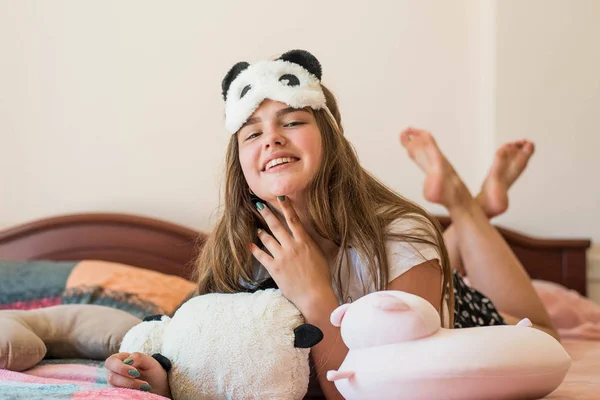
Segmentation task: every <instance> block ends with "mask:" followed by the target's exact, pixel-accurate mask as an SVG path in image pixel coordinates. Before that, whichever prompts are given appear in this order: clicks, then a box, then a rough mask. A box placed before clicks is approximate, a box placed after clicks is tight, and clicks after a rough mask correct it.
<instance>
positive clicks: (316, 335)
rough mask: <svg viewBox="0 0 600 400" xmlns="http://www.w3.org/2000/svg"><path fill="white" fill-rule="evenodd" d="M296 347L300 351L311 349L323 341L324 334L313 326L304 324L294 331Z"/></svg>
mask: <svg viewBox="0 0 600 400" xmlns="http://www.w3.org/2000/svg"><path fill="white" fill-rule="evenodd" d="M294 336H295V339H294V347H296V348H298V349H310V348H311V347H313V346H316V345H317V344H319V342H320V341H321V340H323V332H321V330H320V329H319V328H317V327H316V326H314V325H311V324H302V325H300V326H299V327H297V328H296V329H294Z"/></svg>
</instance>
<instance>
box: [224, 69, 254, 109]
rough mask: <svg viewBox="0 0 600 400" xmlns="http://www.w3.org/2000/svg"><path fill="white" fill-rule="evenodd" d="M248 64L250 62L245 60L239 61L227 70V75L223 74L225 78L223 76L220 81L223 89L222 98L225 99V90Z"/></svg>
mask: <svg viewBox="0 0 600 400" xmlns="http://www.w3.org/2000/svg"><path fill="white" fill-rule="evenodd" d="M249 66H250V64H248V63H247V62H246V61H240V62H239V63H237V64H235V65H234V66H233V67H231V69H230V70H229V72H227V75H225V78H223V81H222V82H221V89H222V90H223V100H225V101H227V91H228V90H229V86H231V82H233V80H234V79H235V78H236V77H237V76H238V75H239V74H240V73H241V72H242V71H243V70H245V69H246V68H248V67H249Z"/></svg>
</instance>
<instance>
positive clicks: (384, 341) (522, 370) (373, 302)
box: [327, 291, 571, 400]
mask: <svg viewBox="0 0 600 400" xmlns="http://www.w3.org/2000/svg"><path fill="white" fill-rule="evenodd" d="M331 322H332V324H333V325H335V326H341V335H342V339H343V341H344V343H345V344H346V346H348V348H349V352H348V355H347V356H346V358H345V359H344V362H343V363H342V365H340V368H339V370H337V371H329V372H328V374H327V379H329V380H330V381H334V382H335V385H336V387H337V389H338V390H339V391H340V393H341V394H342V396H344V398H345V399H348V400H353V399H357V400H358V399H378V400H388V399H389V400H392V399H393V400H403V399H406V400H426V399H430V400H437V399H442V398H443V399H447V400H480V399H488V400H493V399H503V400H511V399H515V400H516V399H519V400H524V399H539V398H541V397H544V396H545V395H547V394H549V393H551V392H552V391H554V390H555V389H556V388H557V387H558V386H559V385H560V384H561V382H562V381H563V379H564V378H565V375H566V373H567V371H568V369H569V367H570V365H571V358H570V357H569V355H568V354H567V352H566V351H565V350H564V348H563V347H562V346H561V345H560V343H558V341H556V339H554V338H553V337H552V336H550V335H548V334H546V333H544V332H542V331H540V330H537V329H534V328H531V323H530V322H529V321H528V320H523V321H521V322H519V324H518V325H517V326H489V327H478V328H466V329H444V328H441V327H440V317H439V315H438V313H437V311H436V310H435V309H434V308H433V306H432V305H431V304H429V302H427V301H426V300H424V299H422V298H420V297H418V296H415V295H412V294H409V293H405V292H401V291H383V292H375V293H371V294H368V295H366V296H364V297H362V298H360V299H358V300H356V301H355V302H353V303H351V304H344V305H342V306H340V307H339V308H338V309H336V310H335V311H334V312H333V313H332V315H331Z"/></svg>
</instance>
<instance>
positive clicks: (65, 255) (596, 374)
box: [0, 213, 600, 400]
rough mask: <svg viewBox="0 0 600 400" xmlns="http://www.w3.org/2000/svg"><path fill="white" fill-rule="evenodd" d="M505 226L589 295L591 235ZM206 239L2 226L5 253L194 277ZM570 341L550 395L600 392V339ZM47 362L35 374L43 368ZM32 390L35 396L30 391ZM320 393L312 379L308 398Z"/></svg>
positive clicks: (523, 253)
mask: <svg viewBox="0 0 600 400" xmlns="http://www.w3.org/2000/svg"><path fill="white" fill-rule="evenodd" d="M438 220H439V221H440V223H441V225H442V226H443V227H444V228H445V227H447V226H448V225H449V224H450V221H449V219H448V218H446V217H438ZM498 229H499V231H500V233H501V234H502V236H503V237H504V238H505V239H506V241H507V242H508V244H509V245H510V246H511V248H512V249H513V250H514V252H515V254H516V255H517V257H518V258H519V259H520V260H521V262H522V263H523V265H524V266H525V268H526V270H527V272H528V273H529V275H530V276H531V277H532V278H533V279H539V280H545V281H550V282H555V283H558V284H560V285H563V286H565V287H567V288H569V289H573V290H575V291H577V292H578V293H580V294H581V295H584V296H585V294H586V251H587V249H588V248H589V246H590V241H589V240H584V239H581V240H576V239H551V240H549V239H539V238H534V237H531V236H527V235H523V234H520V233H517V232H514V231H512V230H509V229H505V228H501V227H499V228H498ZM205 240H206V235H205V234H204V233H201V232H197V231H195V230H192V229H189V228H186V227H182V226H179V225H176V224H173V223H169V222H165V221H160V220H157V219H153V218H149V217H144V216H134V215H125V214H106V213H104V214H77V215H67V216H59V217H54V218H48V219H42V220H38V221H33V222H30V223H27V224H24V225H21V226H17V227H13V228H9V229H6V230H4V231H0V260H81V259H95V260H105V261H111V262H118V263H123V264H129V265H135V266H138V267H142V268H145V269H148V270H153V271H157V272H160V273H164V274H169V275H175V276H179V277H182V278H185V279H190V278H191V276H192V273H193V262H194V259H195V257H196V255H197V253H198V251H199V250H200V249H201V248H202V245H203V244H204V242H205ZM564 345H565V348H566V349H567V351H568V352H569V353H570V355H571V357H572V359H573V365H572V367H571V369H570V371H569V373H568V375H567V377H566V379H565V381H564V382H563V384H562V385H561V386H560V387H559V388H558V389H557V390H556V391H555V392H554V393H552V394H551V395H549V396H548V397H547V398H549V399H557V400H558V399H578V400H580V399H597V398H600V342H599V341H583V340H566V341H564ZM41 367H44V366H41ZM41 367H38V368H37V369H35V368H34V370H35V371H33V372H30V373H31V375H32V376H33V375H40V374H41V372H40V371H39V368H41ZM87 367H89V368H94V369H93V370H89V373H90V374H92V375H94V374H98V373H102V371H101V369H102V366H101V365H100V364H89V365H87ZM87 367H86V368H87ZM42 375H43V374H42ZM96 383H97V384H105V382H104V383H103V382H101V380H100V382H96ZM27 397H28V398H29V399H33V398H35V396H32V394H31V393H30V394H28V395H27ZM111 397H113V398H117V395H116V394H114V393H113V394H112V395H111ZM126 397H127V396H125V398H126ZM318 398H320V396H319V394H318V390H316V388H315V387H314V385H311V388H310V390H309V394H308V396H307V399H318Z"/></svg>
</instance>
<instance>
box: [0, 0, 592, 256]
mask: <svg viewBox="0 0 600 400" xmlns="http://www.w3.org/2000/svg"><path fill="white" fill-rule="evenodd" d="M599 4H600V3H598V2H595V1H594V0H589V1H584V0H580V1H577V2H566V1H560V0H554V1H549V0H544V1H542V0H535V1H528V2H520V1H516V0H514V1H502V2H495V1H478V0H464V1H454V2H446V1H434V0H420V1H407V0H405V1H391V0H390V1H374V2H360V3H353V2H342V1H337V2H321V1H313V0H311V1H305V2H303V3H302V4H301V6H300V4H299V3H285V2H281V1H263V2H245V1H241V0H236V1H233V0H232V1H229V2H210V3H207V2H193V1H180V2H176V3H174V2H169V3H166V2H148V1H129V2H120V1H86V2H82V1H53V2H42V1H29V2H17V1H7V0H5V1H2V0H0V50H1V53H0V54H1V56H0V166H1V168H0V228H3V227H7V226H11V225H14V224H18V223H23V222H27V221H30V220H33V219H36V218H41V217H46V216H51V215H57V214H64V213H74V212H91V211H115V212H127V213H135V214H142V215H148V216H152V217H157V218H162V219H166V220H169V221H173V222H176V223H180V224H183V225H186V226H190V227H192V228H196V229H202V230H209V229H210V228H211V227H212V225H213V223H214V221H215V218H216V215H217V214H215V212H214V211H215V209H216V208H217V206H218V201H219V188H220V178H221V174H222V165H223V156H224V151H225V147H226V144H227V141H228V139H229V136H228V135H227V134H226V133H225V130H224V129H223V104H222V99H221V95H220V83H221V79H222V78H223V76H224V75H225V73H226V72H227V71H228V69H229V68H230V67H231V66H232V65H233V64H234V63H235V62H237V61H240V60H247V61H250V62H252V61H256V60H258V59H263V58H267V57H271V56H273V55H276V54H278V53H281V52H284V51H286V50H289V49H292V48H305V49H308V50H310V51H311V52H313V53H314V54H315V55H316V56H317V57H318V58H319V59H320V61H321V62H322V64H323V81H324V83H325V84H327V85H328V86H329V87H330V88H331V89H332V90H333V91H334V92H335V93H336V95H337V97H338V100H339V103H340V106H341V109H342V114H343V119H344V125H345V129H346V132H347V136H348V137H349V139H350V140H351V141H352V142H353V144H354V145H355V147H356V149H357V151H358V153H359V156H360V158H361V160H362V162H363V163H364V165H365V166H366V168H367V169H369V170H370V171H372V172H373V173H374V174H375V175H376V176H378V177H379V178H380V179H382V180H383V181H384V182H385V183H387V184H388V185H389V186H391V187H392V188H394V189H395V190H397V191H399V192H400V193H402V194H403V195H405V196H406V197H408V198H410V199H412V200H415V201H417V202H419V203H421V204H424V205H425V206H426V207H427V208H428V209H430V210H432V211H433V212H437V213H440V212H442V210H441V209H440V208H438V207H435V206H434V205H431V204H427V203H425V202H424V201H423V200H422V197H421V188H422V183H423V176H422V174H421V172H420V171H419V170H418V169H417V168H416V167H415V166H414V165H413V164H412V163H411V162H410V160H409V159H408V157H407V156H406V155H405V153H404V151H403V149H402V148H401V147H400V145H399V143H398V133H399V132H400V131H401V130H402V129H403V128H405V127H406V126H409V125H411V126H416V127H423V128H426V129H429V130H430V131H432V132H433V133H434V134H435V135H436V138H437V140H438V143H439V145H440V147H441V148H442V150H443V151H444V152H445V153H446V155H447V156H448V158H449V159H450V160H451V161H452V162H453V163H454V165H455V167H456V169H457V170H458V172H459V173H460V174H461V175H462V177H463V179H464V180H465V181H466V182H467V184H468V186H469V187H470V188H471V190H473V191H476V190H477V189H478V187H479V184H480V182H481V180H482V178H483V177H484V176H485V173H486V172H487V168H488V167H489V164H490V161H491V160H492V157H493V149H494V148H495V146H497V145H498V144H500V143H503V142H505V141H507V140H512V139H516V138H520V137H522V136H526V137H529V138H532V139H533V140H535V141H536V143H537V144H538V152H537V154H536V156H535V159H534V161H533V162H532V163H531V166H530V168H529V170H528V171H527V173H526V174H525V175H524V176H523V177H522V178H521V180H520V181H519V182H518V183H517V185H516V186H515V187H514V189H513V191H512V192H511V199H512V206H511V210H510V212H509V213H508V214H507V215H506V216H504V217H501V218H500V219H498V222H499V223H502V224H503V225H506V226H508V227H511V228H516V229H521V230H523V231H524V232H526V233H528V234H532V235H539V236H549V237H553V236H561V237H565V236H566V237H569V236H574V237H575V236H578V237H579V236H583V237H591V238H593V239H594V240H596V241H599V242H600V225H598V224H597V222H598V221H597V216H598V212H597V211H596V210H595V207H594V206H595V205H596V204H597V203H598V200H599V195H598V194H597V191H596V189H595V188H594V187H593V182H594V181H595V179H594V175H593V174H594V172H595V171H596V170H598V169H599V168H598V167H600V165H599V164H600V161H597V160H596V159H595V158H594V157H593V155H594V152H595V151H596V149H597V148H598V144H599V139H598V133H599V132H598V130H599V128H600V121H599V119H598V118H599V117H598V111H599V110H600V104H599V98H598V90H599V89H598V72H597V71H599V70H600V65H599V64H600V62H599V57H598V46H597V45H596V43H594V38H597V37H599V36H600V27H598V26H597V24H596V25H595V24H594V20H593V17H594V15H598V12H599V11H600V10H599V7H600V5H599ZM592 253H593V252H592Z"/></svg>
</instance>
